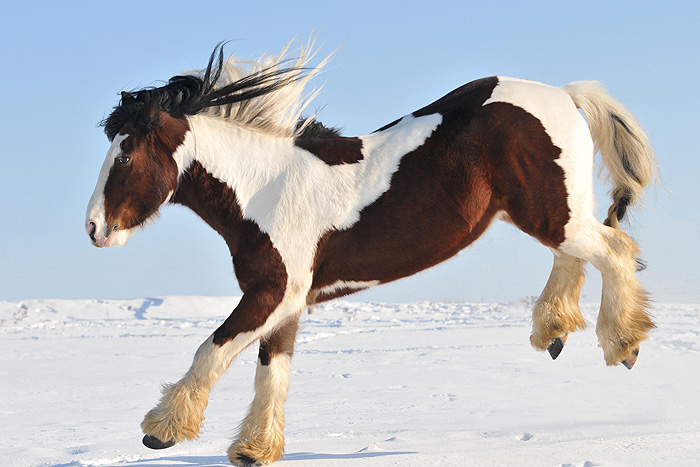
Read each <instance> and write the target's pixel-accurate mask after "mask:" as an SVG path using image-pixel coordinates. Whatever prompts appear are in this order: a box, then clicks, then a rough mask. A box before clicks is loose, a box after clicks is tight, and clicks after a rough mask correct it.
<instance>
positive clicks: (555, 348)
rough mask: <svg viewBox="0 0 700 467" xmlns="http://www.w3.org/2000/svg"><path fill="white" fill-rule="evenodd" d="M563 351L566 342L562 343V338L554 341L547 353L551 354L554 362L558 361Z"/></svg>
mask: <svg viewBox="0 0 700 467" xmlns="http://www.w3.org/2000/svg"><path fill="white" fill-rule="evenodd" d="M562 350H564V341H562V339H561V337H557V338H555V339H552V343H551V344H549V347H547V352H549V355H550V356H551V357H552V360H556V359H557V357H558V356H559V354H560V353H561V351H562Z"/></svg>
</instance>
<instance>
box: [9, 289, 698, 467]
mask: <svg viewBox="0 0 700 467" xmlns="http://www.w3.org/2000/svg"><path fill="white" fill-rule="evenodd" d="M236 300H237V299H235V298H202V297H168V298H162V299H161V298H149V299H138V300H105V301H95V300H82V301H80V300H70V301H68V300H27V301H23V302H0V465H3V466H9V467H14V466H17V467H20V466H21V467H31V466H54V467H59V466H60V467H72V466H115V467H116V466H120V467H121V466H139V467H146V466H149V467H151V466H153V467H155V466H209V467H211V466H225V465H229V464H228V462H227V460H226V457H225V452H226V448H227V447H228V445H229V443H230V441H231V438H232V437H233V434H234V432H235V429H236V427H237V425H238V423H239V421H240V420H241V419H242V418H243V416H244V414H245V412H246V410H247V406H248V404H249V403H250V401H251V400H252V397H253V374H254V371H255V358H256V355H257V348H250V349H248V350H247V351H246V352H244V354H242V355H241V356H240V357H239V358H238V359H237V360H236V361H235V362H234V363H233V365H232V366H231V368H230V370H229V372H228V373H227V375H226V376H224V378H222V380H221V381H220V382H219V384H218V385H217V386H216V387H215V389H214V391H213V392H212V395H211V398H210V403H209V407H208V408H207V411H206V414H205V415H206V420H205V428H204V432H203V433H202V436H201V437H200V439H199V440H197V441H193V442H187V443H183V444H180V445H177V446H175V447H173V448H171V449H169V450H164V451H151V450H148V449H147V448H145V447H143V446H142V445H141V433H140V429H139V423H140V421H141V419H142V416H143V415H144V414H145V412H146V411H147V410H148V409H150V408H151V406H152V405H154V404H155V403H156V401H157V400H158V398H159V394H160V392H159V389H160V384H161V383H165V382H172V381H176V380H178V379H179V378H180V376H181V375H182V374H183V373H184V371H185V370H186V369H187V368H188V367H189V364H190V362H191V358H192V354H193V352H194V351H195V350H196V348H197V347H198V346H199V344H200V343H201V342H202V341H203V340H204V339H206V337H207V336H208V335H209V334H210V333H211V332H212V331H213V330H214V329H215V328H216V327H217V325H218V324H219V323H220V322H221V321H222V320H223V319H224V318H225V316H227V314H228V312H229V311H230V310H231V309H232V308H233V307H234V305H235V303H236ZM596 308H597V306H596V305H595V304H590V305H585V306H583V312H584V316H585V317H586V319H587V321H588V322H589V324H590V325H591V327H590V328H589V329H588V330H587V331H584V332H580V333H577V334H574V335H572V336H570V338H569V340H568V342H567V344H566V347H565V349H564V351H563V352H562V354H561V356H560V357H559V359H557V360H556V361H552V360H551V359H550V358H549V356H548V355H547V354H546V353H540V352H536V351H534V350H532V349H531V348H530V346H529V342H528V337H529V333H530V330H529V326H530V316H529V315H530V311H529V306H528V305H527V304H526V303H520V304H470V303H433V302H431V303H428V302H420V303H407V304H387V303H352V302H345V301H335V302H331V303H329V304H326V305H323V306H319V307H318V308H317V309H316V310H315V313H314V314H311V315H304V323H305V324H304V326H303V328H302V330H301V331H300V333H299V336H298V339H297V347H296V349H297V352H296V355H295V358H294V362H293V373H292V380H291V389H290V395H289V401H288V404H287V427H286V438H287V445H286V456H285V458H284V460H282V461H280V462H279V463H278V464H276V465H280V466H289V467H303V466H324V467H336V466H338V467H340V466H389V465H391V466H409V467H410V466H427V465H435V466H479V467H482V466H548V467H549V466H579V467H581V466H585V467H589V466H605V467H612V466H634V467H636V466H683V467H685V466H693V465H700V325H699V324H698V318H699V317H700V305H672V304H657V305H655V307H654V315H655V316H656V319H657V322H658V324H659V329H657V330H655V331H654V332H653V333H652V335H651V337H650V338H649V339H648V340H647V341H646V342H645V343H644V344H643V345H642V348H641V353H640V356H639V360H638V362H637V365H636V366H635V368H634V369H633V370H632V371H627V370H626V369H624V368H622V367H620V366H618V367H612V368H609V367H606V366H605V364H604V362H603V355H602V351H601V349H600V348H598V346H597V342H596V339H595V333H594V331H593V327H594V323H595V316H596Z"/></svg>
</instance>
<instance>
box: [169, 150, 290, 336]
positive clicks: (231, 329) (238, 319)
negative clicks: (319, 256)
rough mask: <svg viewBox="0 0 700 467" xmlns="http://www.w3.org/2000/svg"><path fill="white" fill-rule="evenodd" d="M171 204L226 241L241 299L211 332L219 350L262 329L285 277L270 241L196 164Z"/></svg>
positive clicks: (229, 191) (233, 196)
mask: <svg viewBox="0 0 700 467" xmlns="http://www.w3.org/2000/svg"><path fill="white" fill-rule="evenodd" d="M173 202H174V203H178V204H182V205H185V206H187V207H189V208H190V209H192V210H193V211H194V212H195V213H196V214H198V215H199V216H200V217H201V218H202V219H203V220H204V221H205V222H206V223H207V224H209V225H210V226H211V227H212V228H213V229H214V230H216V231H217V232H218V233H219V234H220V235H221V236H222V237H223V238H224V240H225V241H226V244H227V245H228V247H229V251H230V252H231V256H232V257H233V265H234V270H235V273H236V277H237V278H238V283H239V285H240V288H241V290H242V291H243V297H242V298H241V301H240V302H239V303H238V305H237V306H236V308H235V309H234V310H233V313H232V314H231V315H230V316H229V317H228V318H227V319H226V321H225V322H224V323H223V324H222V325H221V326H220V327H219V328H218V329H217V330H216V331H215V332H214V343H215V344H216V345H223V344H224V343H226V342H228V341H229V340H231V339H233V338H234V337H236V335H238V334H239V333H242V332H249V331H253V330H255V329H257V328H259V327H260V326H262V325H263V324H265V321H266V320H267V318H268V317H269V316H270V314H271V313H272V312H273V311H274V310H275V308H277V306H279V304H280V303H282V299H283V298H284V291H285V287H286V284H287V272H286V268H285V266H284V263H283V262H282V256H281V255H280V254H279V252H278V251H277V249H276V248H275V247H274V245H273V244H272V241H271V240H270V237H269V236H268V235H267V234H266V233H264V232H262V231H261V230H260V228H259V227H258V226H257V224H255V223H254V222H252V221H250V220H247V219H243V213H242V211H241V207H240V204H239V203H238V200H237V199H236V194H235V193H234V191H233V190H232V189H231V188H230V187H229V186H228V185H226V184H225V183H223V182H222V181H220V180H218V179H217V178H215V177H214V176H213V175H211V174H210V173H209V172H207V171H206V169H205V168H204V167H203V166H202V165H201V164H200V163H199V162H196V161H195V162H194V163H193V164H192V166H191V167H190V168H189V169H188V170H187V171H186V172H185V173H184V174H183V175H182V177H181V180H180V186H179V187H178V190H177V192H176V193H175V196H174V197H173Z"/></svg>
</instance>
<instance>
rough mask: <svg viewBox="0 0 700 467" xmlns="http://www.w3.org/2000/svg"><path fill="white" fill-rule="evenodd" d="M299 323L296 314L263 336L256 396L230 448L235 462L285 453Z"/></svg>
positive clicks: (257, 461)
mask: <svg viewBox="0 0 700 467" xmlns="http://www.w3.org/2000/svg"><path fill="white" fill-rule="evenodd" d="M298 323H299V317H298V315H295V316H293V317H291V318H289V320H288V321H287V322H286V323H285V324H283V325H282V326H281V327H279V328H278V329H277V330H276V331H274V332H273V333H271V334H270V335H269V336H266V337H264V338H262V339H261V340H260V352H259V355H258V367H257V370H256V372H255V399H254V400H253V403H252V404H251V406H250V412H249V413H248V416H247V417H246V418H245V420H244V421H243V423H242V424H241V428H240V432H239V434H238V439H237V440H236V441H234V443H233V444H232V445H231V447H230V448H229V451H228V458H229V460H230V461H231V463H232V464H234V465H240V466H248V465H266V464H269V463H272V462H274V461H276V460H278V459H279V458H281V457H282V454H283V453H284V434H283V430H284V403H285V401H286V400H287V389H288V388H289V365H290V362H291V360H292V354H293V353H294V341H295V339H296V333H297V329H298Z"/></svg>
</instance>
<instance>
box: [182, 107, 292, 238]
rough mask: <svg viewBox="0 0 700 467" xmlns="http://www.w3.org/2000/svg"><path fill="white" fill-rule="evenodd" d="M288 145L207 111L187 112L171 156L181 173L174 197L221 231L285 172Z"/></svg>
mask: <svg viewBox="0 0 700 467" xmlns="http://www.w3.org/2000/svg"><path fill="white" fill-rule="evenodd" d="M292 150H293V142H292V140H291V138H287V139H285V138H279V137H274V136H270V135H266V134H264V133H262V132H260V131H257V130H249V129H246V128H245V127H243V126H238V125H235V124H231V123H228V122H225V121H221V120H218V119H215V118H212V117H208V116H196V117H192V118H191V119H190V131H189V133H188V134H187V136H186V138H185V142H184V144H183V145H182V146H181V147H180V148H179V149H178V151H177V152H176V154H175V155H174V158H175V160H176V162H177V164H178V166H179V167H180V172H181V175H180V183H179V187H178V190H177V193H176V195H175V197H174V199H173V201H174V202H175V203H179V204H183V205H185V206H187V207H189V208H190V209H192V210H193V211H194V212H195V213H196V214H198V215H199V216H200V217H202V218H203V219H204V220H205V221H206V222H207V223H208V224H209V225H211V226H212V227H213V228H214V229H216V230H217V231H219V233H221V234H222V235H223V233H224V232H222V230H226V229H230V228H233V224H234V223H235V222H236V221H237V220H239V219H241V218H242V217H244V211H245V209H246V207H247V206H248V205H249V204H250V202H251V200H252V199H253V198H255V197H256V195H258V194H259V192H260V191H261V189H263V188H264V187H266V186H268V185H269V184H270V183H271V182H272V181H274V180H275V178H277V177H279V176H280V174H282V173H283V172H284V171H285V168H286V167H287V165H288V164H289V160H290V157H291V152H292ZM224 237H226V236H225V235H224Z"/></svg>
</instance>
